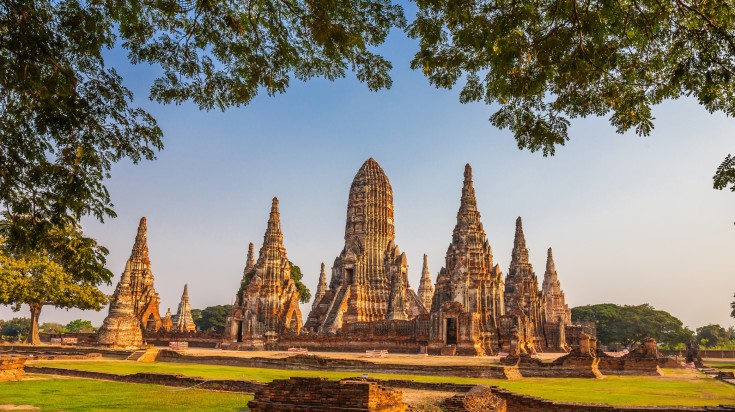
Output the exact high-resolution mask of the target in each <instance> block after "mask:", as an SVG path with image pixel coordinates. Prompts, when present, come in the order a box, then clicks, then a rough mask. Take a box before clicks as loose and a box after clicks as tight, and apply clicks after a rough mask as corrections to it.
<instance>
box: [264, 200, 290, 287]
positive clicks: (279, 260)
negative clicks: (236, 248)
mask: <svg viewBox="0 0 735 412" xmlns="http://www.w3.org/2000/svg"><path fill="white" fill-rule="evenodd" d="M255 266H256V268H259V269H261V271H260V272H259V274H260V275H261V276H262V280H263V282H265V283H279V284H280V283H281V282H282V281H285V280H287V279H289V278H290V276H291V273H290V271H291V264H290V263H289V261H288V257H287V256H286V248H285V247H284V246H283V232H281V213H280V211H279V208H278V198H277V197H274V198H273V200H272V202H271V213H270V216H269V217H268V227H267V228H266V230H265V235H264V236H263V246H262V247H261V248H260V254H259V255H258V262H257V263H256V264H255ZM286 266H287V270H283V269H284V267H286Z"/></svg>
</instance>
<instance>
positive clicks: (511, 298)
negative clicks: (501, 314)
mask: <svg viewBox="0 0 735 412" xmlns="http://www.w3.org/2000/svg"><path fill="white" fill-rule="evenodd" d="M505 304H506V309H505V310H506V313H507V314H508V315H510V316H512V317H514V318H515V319H516V326H517V329H518V330H517V340H518V350H519V351H520V353H530V354H533V353H536V351H537V350H540V349H541V348H542V347H543V346H544V339H543V334H544V332H543V330H544V326H543V325H544V321H545V316H544V305H545V303H544V295H543V292H539V287H538V278H537V277H536V274H535V273H534V272H533V266H532V265H531V263H530V262H529V260H528V249H527V248H526V238H525V236H524V235H523V223H522V222H521V218H520V217H518V219H516V234H515V239H514V240H513V254H512V256H511V261H510V269H509V270H508V277H507V278H506V279H505Z"/></svg>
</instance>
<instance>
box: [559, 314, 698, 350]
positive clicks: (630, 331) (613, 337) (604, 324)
mask: <svg viewBox="0 0 735 412" xmlns="http://www.w3.org/2000/svg"><path fill="white" fill-rule="evenodd" d="M572 320H573V321H574V322H580V321H585V322H593V323H594V324H595V326H596V328H597V339H599V341H600V343H601V344H603V345H616V344H619V345H623V346H625V347H630V346H631V345H634V344H638V343H642V342H643V339H645V338H653V339H656V341H657V342H658V343H663V344H665V345H667V346H669V347H672V348H673V347H676V346H677V345H682V344H684V343H686V342H687V341H688V340H689V339H690V337H691V336H692V335H693V333H692V331H691V330H689V329H687V328H685V327H684V325H683V323H682V322H681V321H680V320H679V319H677V318H676V317H674V316H672V315H671V314H670V313H668V312H665V311H663V310H656V309H654V308H653V307H652V306H651V305H648V304H643V305H636V306H628V305H624V306H621V305H615V304H612V303H603V304H598V305H586V306H578V307H576V308H572Z"/></svg>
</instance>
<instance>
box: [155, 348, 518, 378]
mask: <svg viewBox="0 0 735 412" xmlns="http://www.w3.org/2000/svg"><path fill="white" fill-rule="evenodd" d="M157 360H159V361H164V362H189V363H206V364H218V365H230V366H245V367H253V368H275V369H292V370H330V371H345V372H380V373H399V374H400V373H404V374H416V373H421V374H422V375H440V376H460V377H477V378H496V379H519V378H520V377H521V376H520V374H519V373H518V368H517V367H515V366H496V365H488V366H435V365H422V366H414V365H400V364H384V363H380V364H378V363H373V362H366V361H361V360H356V359H332V358H322V357H319V356H315V355H296V356H291V357H287V358H281V359H273V358H239V357H231V356H191V355H186V354H182V353H178V352H176V351H171V350H162V351H161V352H160V353H159V355H158V358H157Z"/></svg>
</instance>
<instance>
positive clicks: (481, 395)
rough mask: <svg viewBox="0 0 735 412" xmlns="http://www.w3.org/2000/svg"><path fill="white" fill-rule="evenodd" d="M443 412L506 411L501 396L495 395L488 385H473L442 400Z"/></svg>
mask: <svg viewBox="0 0 735 412" xmlns="http://www.w3.org/2000/svg"><path fill="white" fill-rule="evenodd" d="M442 410H444V411H445V412H506V411H507V410H508V409H507V405H506V402H505V400H504V399H503V398H501V397H499V396H497V395H495V394H494V393H493V391H492V388H490V387H489V386H479V385H478V386H474V387H473V388H472V389H471V390H470V391H469V392H467V393H461V394H457V395H454V396H452V397H451V398H448V399H445V400H444V402H442Z"/></svg>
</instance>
